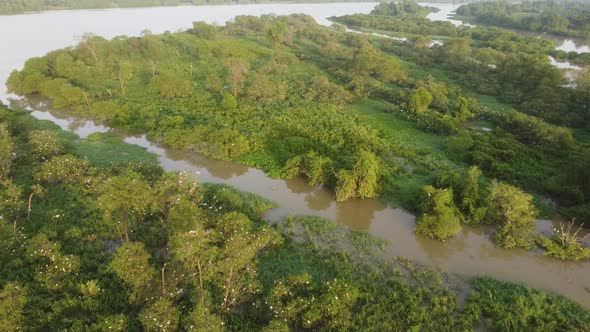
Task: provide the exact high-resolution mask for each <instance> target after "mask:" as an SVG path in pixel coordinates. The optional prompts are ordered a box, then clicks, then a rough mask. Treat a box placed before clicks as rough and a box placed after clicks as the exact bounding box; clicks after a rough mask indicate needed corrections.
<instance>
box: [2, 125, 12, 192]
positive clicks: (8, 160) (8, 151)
mask: <svg viewBox="0 0 590 332" xmlns="http://www.w3.org/2000/svg"><path fill="white" fill-rule="evenodd" d="M12 154H13V142H12V136H10V132H9V131H8V128H6V126H5V125H4V124H1V123H0V180H2V179H7V178H8V175H9V173H10V167H11V165H12V158H13V155H12Z"/></svg>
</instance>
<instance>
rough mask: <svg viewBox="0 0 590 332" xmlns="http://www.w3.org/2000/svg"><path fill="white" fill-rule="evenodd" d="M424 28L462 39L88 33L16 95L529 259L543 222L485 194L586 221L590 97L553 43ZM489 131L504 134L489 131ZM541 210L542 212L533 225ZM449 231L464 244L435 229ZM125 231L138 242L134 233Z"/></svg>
mask: <svg viewBox="0 0 590 332" xmlns="http://www.w3.org/2000/svg"><path fill="white" fill-rule="evenodd" d="M427 11H428V9H424V8H422V7H420V6H418V5H416V4H415V3H412V2H403V3H400V4H399V5H398V4H392V3H389V4H382V5H379V6H378V7H377V8H376V9H375V12H374V14H370V15H360V16H358V17H359V19H361V21H363V22H365V21H366V22H368V25H369V26H372V24H373V23H371V22H372V20H373V19H375V18H376V19H379V20H383V22H396V21H399V22H401V23H403V24H407V23H408V22H413V21H415V19H420V18H423V16H424V14H425V13H426V12H427ZM381 14H385V15H381ZM348 19H349V18H347V17H344V18H338V19H337V20H339V21H342V22H348ZM425 22H427V23H425V24H426V25H425V26H426V27H429V29H432V31H433V32H432V33H440V34H442V35H446V36H448V37H452V38H450V39H448V40H445V42H444V45H442V46H437V47H427V45H426V46H425V45H424V43H422V42H420V41H419V40H418V39H416V40H414V41H412V42H398V41H395V40H387V39H369V38H367V36H363V35H353V34H348V33H345V32H342V31H340V30H339V29H331V28H326V27H321V26H319V25H317V24H315V23H314V22H312V20H311V19H310V18H309V17H306V16H301V15H291V16H287V17H272V16H262V17H260V18H256V17H237V18H236V19H235V20H234V21H233V22H229V23H228V24H227V25H226V26H225V27H222V28H220V27H215V26H210V25H207V24H205V23H203V22H196V23H195V24H194V26H193V29H191V30H189V31H186V32H180V33H174V34H172V33H165V34H163V35H152V34H150V33H149V32H145V33H144V34H143V36H142V37H139V38H128V37H119V38H116V39H114V40H111V41H106V40H104V39H102V38H100V37H94V36H90V35H86V36H85V37H84V38H83V40H82V42H81V43H80V44H79V45H77V46H76V47H74V48H69V49H64V50H58V51H54V52H51V53H49V54H48V55H46V56H45V57H42V58H33V59H30V60H29V61H28V62H27V63H26V65H25V68H24V69H23V70H22V71H15V72H13V73H12V75H11V76H10V79H9V81H8V87H9V89H10V90H11V91H13V92H16V93H17V94H21V95H26V94H40V95H42V96H44V97H48V98H50V99H51V100H52V101H53V105H54V106H56V107H62V108H69V109H71V110H72V111H74V112H76V113H77V114H78V115H80V116H84V117H95V118H98V119H101V120H104V121H105V122H106V123H107V124H109V125H110V126H113V127H118V128H123V129H128V130H135V131H145V132H147V133H148V135H149V137H150V138H152V139H156V140H159V141H162V142H163V143H165V144H167V145H169V146H172V147H174V148H177V149H186V150H192V151H198V152H201V153H204V154H207V155H209V156H212V157H214V158H218V159H232V160H237V161H239V162H241V163H244V164H247V165H250V166H255V167H258V168H261V169H263V170H264V171H266V172H267V173H269V174H270V175H272V176H275V177H286V178H288V177H293V176H296V175H303V176H305V177H306V178H307V179H308V180H309V181H310V183H311V184H313V185H324V186H327V187H330V188H333V189H334V191H335V197H336V199H337V200H339V201H343V200H346V199H350V198H373V197H378V196H380V195H385V196H386V197H389V198H391V199H392V200H395V201H399V202H402V204H404V206H405V207H407V208H410V209H412V210H414V211H421V210H424V211H425V212H424V213H425V214H426V215H428V217H427V218H422V217H421V218H419V220H418V221H419V224H421V225H423V226H424V227H419V228H418V230H419V231H418V233H421V234H424V235H427V236H431V237H436V238H441V239H444V238H446V237H448V236H450V235H452V234H453V233H454V232H455V231H456V230H457V229H458V227H457V224H456V222H457V221H458V220H461V221H463V222H466V223H473V224H477V223H482V222H488V223H492V224H495V225H496V226H497V227H499V231H498V232H497V234H498V236H497V237H496V240H497V242H498V244H500V245H502V246H504V247H514V246H526V247H530V246H531V244H532V243H533V241H532V237H531V235H532V234H529V233H530V226H531V222H530V220H528V219H527V220H525V221H523V222H522V223H519V224H516V225H513V223H512V222H505V221H506V220H511V219H510V218H508V217H507V218H504V219H502V218H500V217H497V216H498V215H506V214H507V213H508V212H507V211H509V210H511V209H512V208H514V206H512V205H511V204H512V203H514V202H516V201H514V202H512V201H510V200H508V201H507V203H506V204H499V203H497V201H496V200H495V199H496V198H498V197H492V198H490V199H488V194H487V192H488V191H489V190H490V189H489V188H488V186H487V185H483V184H482V187H481V190H480V182H486V181H487V182H488V183H489V182H490V181H489V179H494V178H495V179H498V180H500V181H502V182H504V183H507V184H506V185H508V184H510V188H513V189H514V190H513V193H514V194H515V195H517V196H518V197H520V196H521V195H524V196H526V197H529V196H527V194H526V193H524V192H523V191H529V192H535V193H537V194H542V195H547V196H551V197H552V198H554V199H555V200H556V201H557V202H558V203H559V204H560V205H561V208H562V209H563V210H564V211H568V212H569V214H570V215H571V216H572V217H577V218H576V220H578V221H580V222H585V221H586V220H587V217H589V216H590V214H588V213H587V206H588V205H587V204H588V202H589V200H590V194H586V192H585V191H587V188H588V187H586V186H584V185H583V184H584V183H586V182H588V181H590V180H588V179H587V178H588V174H587V172H579V171H577V170H573V169H571V168H572V166H569V165H580V163H579V162H578V161H579V159H580V155H587V154H588V152H587V148H586V147H585V145H584V144H583V143H584V141H580V140H578V139H576V138H575V136H574V135H573V130H572V128H570V127H573V126H576V127H577V128H574V129H575V130H579V131H585V129H583V128H581V127H583V126H585V125H586V123H587V122H588V119H590V117H589V116H588V115H587V109H586V108H587V100H588V99H587V98H588V90H587V89H586V88H584V87H585V85H583V84H582V85H580V88H577V89H572V88H569V87H566V86H564V85H563V83H564V77H563V75H562V73H561V72H560V71H559V70H558V69H556V68H554V67H552V66H551V65H550V64H549V62H548V60H547V57H546V56H545V55H544V54H543V52H546V51H547V49H550V48H551V47H550V44H547V43H546V42H544V41H542V40H539V39H536V38H524V37H520V36H518V35H517V34H515V33H510V32H506V31H503V30H500V29H490V28H483V27H482V28H474V29H471V28H467V27H454V26H452V25H451V26H450V27H449V30H448V31H446V28H444V29H442V28H441V27H439V26H438V23H434V22H430V21H428V20H425ZM416 32H418V33H424V32H423V31H422V30H417V31H416ZM427 34H428V33H427ZM427 73H428V74H427ZM435 75H436V76H435ZM583 77H585V76H582V78H581V79H580V80H579V81H580V82H584V80H583ZM483 94H491V95H494V96H496V98H497V99H492V101H491V102H490V97H489V96H485V95H483ZM584 98H586V99H584ZM584 100H585V101H586V102H584ZM500 101H503V102H504V103H503V104H502V103H501V102H500ZM373 110H375V111H373ZM382 111H385V112H382ZM482 121H485V122H486V123H487V125H490V126H493V127H494V129H493V130H492V129H491V128H490V129H489V130H487V131H486V130H481V129H479V128H478V125H477V123H478V122H482ZM416 137H418V139H417V138H416ZM582 137H583V136H582ZM467 165H473V166H477V167H478V168H477V169H472V170H471V171H470V173H469V174H468V177H467V178H468V179H469V181H467V182H466V183H459V182H460V181H459V182H457V181H455V182H454V183H451V182H446V183H442V184H441V183H435V182H436V181H438V180H441V179H440V178H439V179H437V174H439V173H446V174H466V175H467V171H466V168H467ZM480 173H483V174H480ZM480 178H483V179H484V180H482V179H480ZM408 179H410V180H408ZM449 179H451V178H448V179H447V180H449ZM443 180H444V179H443ZM443 182H444V181H443ZM429 184H432V185H434V187H436V188H448V189H452V193H453V194H451V195H446V196H448V197H447V198H445V201H446V202H447V203H444V204H442V205H448V206H449V207H450V209H451V210H452V211H453V212H452V213H451V215H452V216H453V217H452V218H448V215H449V213H447V212H446V211H434V209H432V208H425V206H427V205H428V203H427V200H426V201H423V202H422V203H421V202H419V201H420V200H421V199H420V198H419V197H418V196H420V195H419V193H420V191H421V188H422V187H424V186H425V185H429ZM502 185H505V184H502ZM106 192H108V191H106ZM492 193H493V194H497V193H496V192H495V191H494V190H493V188H492ZM135 194H137V195H139V193H130V195H131V196H133V195H135ZM107 196H108V195H107ZM414 198H417V199H414ZM450 198H452V200H451V201H449V199H450ZM422 200H425V199H424V198H422ZM105 204H106V203H105ZM434 205H437V204H436V203H434ZM517 205H518V204H517ZM119 208H121V207H115V209H119ZM129 208H131V207H129ZM136 209H139V207H136ZM532 211H534V207H533V206H532V205H530V204H529V205H526V206H525V208H524V210H523V213H524V214H527V215H529V214H530V215H534V213H533V212H532ZM492 215H493V217H490V216H492ZM135 218H139V219H141V216H139V217H135ZM447 219H452V220H453V225H452V227H450V228H449V229H451V230H452V231H451V232H447V231H445V232H441V233H440V234H439V235H440V236H439V235H435V233H437V232H434V233H432V232H431V231H432V229H433V228H436V227H438V226H441V225H444V226H445V227H446V226H448V225H447V221H446V220H447ZM121 220H122V221H121V222H122V224H121V225H122V226H121V227H122V228H121V230H120V231H121V233H122V234H124V233H125V229H126V228H128V223H129V220H128V219H127V218H126V217H123V218H122V219H121ZM437 220H438V221H437ZM425 221H428V222H425ZM426 225H428V226H426ZM511 227H512V228H514V229H511ZM426 229H430V231H425V230H426ZM442 233H445V234H444V235H443V234H442ZM125 237H126V236H125ZM501 239H503V240H501Z"/></svg>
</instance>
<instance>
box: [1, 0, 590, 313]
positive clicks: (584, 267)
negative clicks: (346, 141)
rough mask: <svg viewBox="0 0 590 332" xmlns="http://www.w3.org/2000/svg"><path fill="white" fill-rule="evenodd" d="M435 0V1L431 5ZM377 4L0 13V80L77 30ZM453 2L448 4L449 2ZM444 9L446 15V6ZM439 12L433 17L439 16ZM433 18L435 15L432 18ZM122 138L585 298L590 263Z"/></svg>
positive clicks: (112, 32) (470, 269)
mask: <svg viewBox="0 0 590 332" xmlns="http://www.w3.org/2000/svg"><path fill="white" fill-rule="evenodd" d="M429 5H431V6H438V5H439V4H429ZM374 6H375V3H331V4H288V5H232V6H200V7H165V8H140V9H109V10H79V11H75V12H73V11H59V12H58V11H56V12H45V13H35V14H25V15H15V16H0V31H4V33H2V34H0V43H1V44H2V45H3V48H2V52H0V81H2V82H5V81H6V79H7V77H8V75H9V74H10V72H11V71H12V70H14V69H19V68H22V66H23V64H24V62H25V61H26V59H28V58H30V57H34V56H41V55H44V54H45V53H47V52H49V51H51V50H53V49H58V48H62V47H67V46H70V45H72V44H74V43H75V42H76V40H77V37H79V36H80V35H82V34H83V33H85V32H92V33H95V34H97V35H101V36H103V37H106V38H112V37H114V36H117V35H139V34H140V32H141V31H142V30H144V29H150V30H151V31H152V32H154V33H161V32H164V31H166V30H170V31H176V30H179V29H187V28H189V27H190V26H191V23H192V22H193V21H195V20H205V21H207V22H210V23H217V24H223V23H224V22H226V21H228V20H230V19H231V18H233V17H234V16H236V15H242V14H243V15H261V14H271V13H274V14H277V15H281V14H291V13H305V14H309V15H311V16H313V17H314V18H315V19H316V20H317V21H318V22H319V23H322V24H326V25H327V24H330V22H329V21H328V20H327V17H331V16H337V15H344V14H352V13H368V12H369V11H370V10H371V9H372V8H373V7H374ZM452 10H454V9H451V11H452ZM445 15H448V14H445ZM439 17H440V16H439ZM433 19H437V18H433ZM0 98H1V99H2V100H3V101H4V102H6V103H9V104H11V105H12V106H15V107H17V106H19V105H22V103H23V101H17V100H15V98H13V97H11V96H9V95H8V94H7V93H6V88H5V86H4V85H3V84H2V85H0ZM29 105H30V107H31V110H32V111H33V113H32V114H33V115H34V116H35V117H37V118H39V119H46V120H50V121H53V122H55V123H56V124H58V125H59V126H60V127H62V128H63V129H66V130H70V131H73V132H75V133H77V134H78V135H79V136H81V137H86V136H88V135H89V134H90V133H93V132H104V131H108V130H110V129H109V128H107V127H105V126H102V125H100V124H96V123H94V122H92V121H86V120H84V119H79V118H75V117H73V116H71V115H70V114H68V113H67V112H64V111H57V110H51V109H47V106H46V105H40V104H33V103H29ZM120 135H121V136H122V137H123V138H124V139H125V141H126V142H128V143H131V144H136V145H139V146H142V147H145V148H146V149H147V150H148V151H150V152H153V153H155V154H156V155H158V158H159V161H160V164H161V166H162V167H163V168H164V169H166V170H186V171H194V172H199V173H200V178H201V180H202V181H204V182H213V183H225V184H228V185H232V186H234V187H236V188H238V189H240V190H244V191H248V192H252V193H255V194H258V195H260V196H262V197H265V198H268V199H271V200H273V201H275V202H276V203H278V204H279V206H280V207H279V208H277V209H274V210H271V211H269V212H268V214H267V216H266V217H267V218H268V219H269V220H271V221H276V220H279V219H281V218H283V217H285V216H286V215H289V214H301V215H317V216H322V217H326V218H329V219H331V220H334V221H335V222H338V223H340V224H343V225H347V226H350V227H351V228H354V229H360V230H367V231H368V232H370V233H371V234H374V235H377V236H380V237H383V238H385V239H388V240H390V241H391V245H390V246H389V247H388V248H386V253H387V255H389V256H391V257H393V256H405V257H408V258H410V259H413V260H416V261H418V262H421V263H424V264H427V265H431V266H435V267H437V268H440V269H442V270H444V271H448V272H452V273H458V274H461V275H466V276H473V275H481V274H485V275H490V276H494V277H496V278H499V279H504V280H511V281H516V282H523V283H526V284H527V285H529V286H533V287H538V288H543V289H547V290H552V291H554V292H557V293H560V294H563V295H566V296H568V297H570V298H572V299H575V300H577V301H578V302H580V303H582V304H583V305H585V306H586V307H590V291H588V290H587V289H590V262H584V263H565V262H561V261H558V260H555V259H550V258H546V257H543V256H542V255H540V254H539V253H538V252H537V253H535V252H527V251H524V250H503V249H498V248H496V247H495V246H494V244H493V243H492V242H491V241H490V239H489V236H490V229H489V228H485V227H476V228H474V227H469V226H465V227H464V228H463V231H462V232H461V233H459V234H458V235H457V236H455V237H454V238H452V239H450V240H448V241H446V242H439V241H434V240H428V239H423V238H418V237H415V236H414V234H413V231H414V216H413V215H411V214H409V213H408V212H406V211H404V210H402V209H396V208H392V207H388V206H386V205H384V204H382V203H381V202H379V201H378V200H351V201H347V202H344V203H336V202H335V201H334V199H333V194H332V193H331V192H330V191H327V190H325V189H323V188H318V187H311V186H309V185H307V184H306V183H305V182H304V180H303V179H301V178H295V179H292V180H281V179H272V178H269V177H268V176H266V175H265V174H264V173H263V172H262V171H260V170H257V169H254V168H249V167H246V166H242V165H238V164H236V163H232V162H227V161H219V160H212V159H210V158H207V157H204V156H202V155H200V154H196V153H190V152H183V151H176V150H172V149H169V148H166V147H164V146H161V145H159V144H155V143H152V142H149V141H148V140H146V138H145V136H127V135H125V134H120ZM552 227H553V222H552V221H549V220H540V221H539V222H538V228H539V230H540V231H543V232H550V231H551V229H552Z"/></svg>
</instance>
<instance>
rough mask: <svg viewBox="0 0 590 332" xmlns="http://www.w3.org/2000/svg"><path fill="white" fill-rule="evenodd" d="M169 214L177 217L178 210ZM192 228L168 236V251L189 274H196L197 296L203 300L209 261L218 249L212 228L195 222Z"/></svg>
mask: <svg viewBox="0 0 590 332" xmlns="http://www.w3.org/2000/svg"><path fill="white" fill-rule="evenodd" d="M176 211H178V209H177V210H176ZM171 214H172V215H173V216H174V215H175V218H178V217H179V215H178V212H175V211H172V212H171ZM187 217H188V216H187ZM188 218H190V217H188ZM192 228H193V229H191V230H190V231H188V232H184V233H180V234H175V235H173V236H172V237H171V238H170V242H169V246H170V253H171V254H172V255H173V257H174V259H176V260H178V261H180V262H181V263H182V265H183V267H184V268H185V270H186V271H187V272H188V273H189V275H191V276H192V275H194V274H195V273H196V274H197V276H198V285H199V286H198V287H199V297H200V299H201V301H204V300H205V294H204V291H205V282H206V281H208V280H210V279H211V277H212V275H213V267H212V266H211V262H213V261H215V258H216V255H217V251H218V250H217V247H216V246H215V244H214V241H215V239H216V237H217V235H216V233H215V231H214V230H212V229H208V230H205V229H204V228H203V227H202V226H201V225H199V224H198V223H196V222H195V223H194V226H193V227H192Z"/></svg>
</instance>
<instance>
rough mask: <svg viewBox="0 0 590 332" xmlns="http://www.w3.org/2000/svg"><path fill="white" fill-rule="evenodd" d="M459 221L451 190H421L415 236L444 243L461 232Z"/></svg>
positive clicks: (459, 217) (432, 188) (426, 188)
mask: <svg viewBox="0 0 590 332" xmlns="http://www.w3.org/2000/svg"><path fill="white" fill-rule="evenodd" d="M461 219H462V216H461V212H460V211H459V209H458V208H457V207H456V206H455V203H454V201H453V190H452V189H436V188H434V187H432V186H425V187H424V188H422V199H421V206H420V213H419V215H418V217H417V218H416V233H417V234H420V235H422V236H426V237H429V238H433V239H438V240H443V241H444V240H446V239H448V238H450V237H452V236H453V235H455V234H457V233H458V232H459V231H460V230H461Z"/></svg>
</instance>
